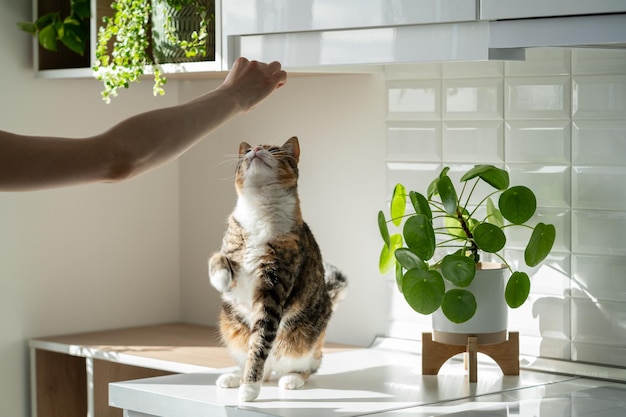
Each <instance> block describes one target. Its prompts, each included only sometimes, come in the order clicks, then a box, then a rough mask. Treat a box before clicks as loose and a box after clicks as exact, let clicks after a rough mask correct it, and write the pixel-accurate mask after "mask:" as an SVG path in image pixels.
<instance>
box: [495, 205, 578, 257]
mask: <svg viewBox="0 0 626 417" xmlns="http://www.w3.org/2000/svg"><path fill="white" fill-rule="evenodd" d="M571 219H572V215H571V211H570V210H569V209H562V208H548V207H539V208H537V212H536V213H535V215H534V216H533V218H532V219H530V221H529V222H528V224H529V225H531V226H534V225H536V224H537V223H539V222H543V223H546V224H553V225H554V227H555V228H556V239H555V241H554V246H553V248H552V249H553V250H554V251H570V250H571V243H570V242H571V227H570V225H571ZM506 232H507V242H508V246H507V247H515V248H525V247H526V245H527V244H528V240H529V239H530V234H531V230H530V229H527V228H525V227H520V226H512V227H508V228H507V229H506Z"/></svg>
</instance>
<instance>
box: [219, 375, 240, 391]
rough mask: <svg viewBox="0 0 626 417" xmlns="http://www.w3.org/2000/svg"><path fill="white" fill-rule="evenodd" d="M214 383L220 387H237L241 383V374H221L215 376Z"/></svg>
mask: <svg viewBox="0 0 626 417" xmlns="http://www.w3.org/2000/svg"><path fill="white" fill-rule="evenodd" d="M215 385H217V386H218V387H220V388H237V387H239V386H240V385H241V374H240V373H236V372H232V373H228V374H222V375H220V376H219V378H217V381H216V382H215Z"/></svg>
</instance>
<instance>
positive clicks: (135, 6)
mask: <svg viewBox="0 0 626 417" xmlns="http://www.w3.org/2000/svg"><path fill="white" fill-rule="evenodd" d="M164 7H165V8H169V9H172V10H175V11H181V10H185V12H186V13H187V14H192V15H193V16H195V17H197V19H196V20H197V21H198V29H197V30H193V31H192V32H191V33H190V34H189V35H188V36H189V39H187V38H181V36H180V35H178V34H177V32H176V30H175V29H176V27H175V25H174V23H173V20H172V19H173V17H172V16H171V14H169V13H166V10H165V9H164ZM111 8H112V9H113V10H114V13H113V15H112V16H110V17H104V18H103V24H104V25H103V26H101V27H100V28H99V29H98V41H97V45H96V62H95V65H94V67H93V69H94V71H96V77H97V78H98V79H99V80H100V81H102V82H103V84H104V90H103V92H102V97H103V99H104V100H105V101H106V102H107V103H109V102H110V100H111V97H115V96H117V94H118V90H119V89H120V88H128V87H129V86H130V84H131V83H133V82H138V81H139V79H140V78H141V76H143V75H144V74H145V73H146V72H149V73H152V75H153V78H154V86H153V93H154V95H155V96H156V95H163V94H165V90H164V88H163V86H164V85H165V83H166V82H167V79H166V77H165V75H164V74H163V71H162V70H161V67H160V64H164V63H167V62H183V61H181V60H177V59H174V58H173V57H170V56H167V55H164V54H163V53H161V52H160V50H161V49H160V48H161V44H162V39H164V38H165V39H167V40H168V41H169V42H170V44H172V45H174V47H178V48H181V49H182V50H183V55H184V56H186V57H194V58H195V59H194V60H198V59H203V58H205V57H206V56H207V49H208V48H207V40H208V39H213V37H212V36H209V32H210V29H212V28H210V26H209V23H210V22H211V21H212V18H213V16H214V2H213V1H212V0H153V1H152V2H150V1H146V0H115V1H114V2H113V3H112V4H111ZM163 19H165V21H164V22H165V23H163ZM157 29H159V30H158V31H157ZM161 30H164V33H161ZM212 46H213V45H212Z"/></svg>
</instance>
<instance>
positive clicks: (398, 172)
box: [385, 162, 441, 198]
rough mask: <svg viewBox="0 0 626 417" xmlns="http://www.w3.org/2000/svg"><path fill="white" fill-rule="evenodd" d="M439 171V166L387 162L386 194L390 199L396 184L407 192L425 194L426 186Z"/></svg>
mask: <svg viewBox="0 0 626 417" xmlns="http://www.w3.org/2000/svg"><path fill="white" fill-rule="evenodd" d="M440 171H441V165H440V164H426V163H423V164H422V163H408V162H387V193H386V194H385V195H386V196H388V198H391V194H392V193H393V189H394V187H395V186H396V184H397V183H401V184H403V185H404V186H405V187H406V188H407V189H408V190H415V191H418V192H421V193H425V192H426V189H427V187H428V185H429V184H430V183H431V181H432V180H433V179H434V178H435V177H436V176H437V175H438V174H439V172H440Z"/></svg>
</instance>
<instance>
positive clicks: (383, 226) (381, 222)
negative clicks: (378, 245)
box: [378, 210, 391, 246]
mask: <svg viewBox="0 0 626 417" xmlns="http://www.w3.org/2000/svg"><path fill="white" fill-rule="evenodd" d="M378 230H379V231H380V237H382V238H383V240H384V241H385V245H387V246H391V243H390V241H389V228H388V227H387V221H386V220H385V214H384V213H383V212H382V210H381V211H379V212H378Z"/></svg>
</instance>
